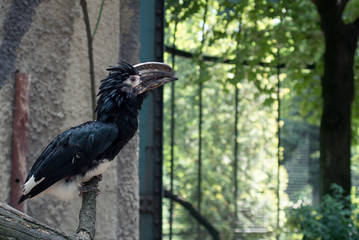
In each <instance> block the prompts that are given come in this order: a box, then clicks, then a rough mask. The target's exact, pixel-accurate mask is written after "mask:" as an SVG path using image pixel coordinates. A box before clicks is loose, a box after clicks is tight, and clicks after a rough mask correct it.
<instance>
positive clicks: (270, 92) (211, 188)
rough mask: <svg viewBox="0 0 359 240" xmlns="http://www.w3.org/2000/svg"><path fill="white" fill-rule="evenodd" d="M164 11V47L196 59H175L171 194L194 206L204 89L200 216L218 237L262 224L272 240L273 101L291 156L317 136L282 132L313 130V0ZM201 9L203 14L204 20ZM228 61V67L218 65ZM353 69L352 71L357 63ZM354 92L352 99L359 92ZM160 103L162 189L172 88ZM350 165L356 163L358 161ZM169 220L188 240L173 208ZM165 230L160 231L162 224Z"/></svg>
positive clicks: (220, 1) (317, 52) (348, 14)
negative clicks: (236, 192) (236, 193)
mask: <svg viewBox="0 0 359 240" xmlns="http://www.w3.org/2000/svg"><path fill="white" fill-rule="evenodd" d="M358 2H359V0H352V1H350V4H352V5H351V6H352V7H351V8H349V7H347V9H346V11H345V16H344V18H345V21H346V22H348V21H349V22H350V21H352V19H354V18H355V15H356V14H357V11H358V8H357V7H356V6H357V4H358ZM165 3H166V9H167V10H166V29H165V36H166V38H165V43H166V45H168V46H172V44H173V42H174V39H176V41H175V45H176V48H178V49H181V50H184V51H186V52H190V53H193V54H194V57H193V59H183V58H179V57H176V59H175V62H176V67H175V70H176V71H177V75H178V77H179V81H177V82H176V83H175V91H176V93H175V95H176V98H175V122H176V126H175V146H174V154H175V159H174V160H175V180H174V191H175V193H176V194H179V195H182V196H183V197H184V198H186V199H187V200H189V201H190V202H191V203H193V204H194V205H195V203H196V202H197V197H198V193H197V180H198V179H197V165H198V147H197V146H198V141H199V139H198V125H199V120H198V112H199V106H198V102H199V97H198V85H199V82H201V83H202V84H203V105H202V108H203V116H204V118H203V123H202V137H203V139H202V144H203V146H202V147H203V152H202V161H203V176H202V177H203V179H202V191H203V192H202V194H203V196H202V206H203V207H202V214H203V215H204V216H205V217H206V218H208V220H209V221H210V222H211V223H213V224H214V225H215V226H216V227H217V229H218V230H219V231H220V232H221V237H222V238H223V239H231V238H232V237H233V236H234V235H235V232H244V231H245V230H248V229H251V228H253V226H261V230H263V229H264V231H266V232H267V233H268V234H269V235H270V236H271V237H273V236H274V234H273V233H274V232H275V231H276V230H278V226H277V223H276V213H277V212H276V209H277V199H276V190H277V182H276V181H277V179H276V176H277V138H276V132H277V122H276V120H277V110H278V109H277V104H278V98H280V99H281V104H282V107H281V110H282V113H281V115H282V116H281V122H280V124H281V125H283V124H284V126H286V124H287V128H286V129H283V131H282V133H283V134H287V135H288V136H289V137H288V138H287V139H286V140H288V145H289V146H293V148H294V147H295V146H296V144H297V142H298V141H300V134H298V132H299V133H301V131H303V132H304V131H305V132H307V131H310V132H314V131H316V129H317V128H312V126H309V125H307V124H303V126H304V127H303V129H297V130H296V131H295V133H296V136H299V137H297V138H295V137H294V136H293V135H292V136H291V132H286V131H287V130H289V131H291V129H292V126H291V125H292V124H293V125H294V123H298V122H303V121H307V122H309V123H310V124H313V125H319V122H320V116H321V109H322V101H321V79H320V76H321V75H322V72H323V52H324V38H323V33H322V31H321V30H320V19H319V15H318V13H317V11H316V9H315V7H314V5H313V3H312V2H311V1H310V0H302V1H284V0H201V1H190V0H181V1H177V0H169V1H166V2H165ZM205 9H207V10H208V11H207V13H206V18H205V19H204V16H205V12H206V10H205ZM175 26H176V27H175ZM175 29H176V32H175ZM202 55H209V56H214V57H218V62H203V61H202ZM170 57H171V56H168V55H167V56H166V58H167V59H166V60H167V62H172V59H171V58H170ZM228 59H230V60H231V64H222V63H221V62H223V60H228ZM279 66H280V68H278V67H279ZM355 69H359V65H358V64H357V66H356V67H355ZM278 81H280V85H281V89H280V94H279V96H278V94H277V87H278ZM235 86H238V88H239V103H238V111H239V112H240V117H239V122H238V129H239V137H238V139H237V142H238V144H239V153H238V156H237V157H238V158H239V169H238V187H239V192H240V193H239V196H238V201H237V204H238V206H239V208H240V210H239V212H238V213H234V204H235V203H234V196H233V191H234V180H233V171H234V164H233V163H234V159H235V156H234V154H233V149H234V143H235V139H234V127H235V126H234V110H235V109H234V106H235V102H234V101H235V100H234V92H235V90H234V88H235ZM355 91H356V92H357V93H359V87H356V89H355ZM164 98H165V99H164V104H165V109H164V111H165V114H164V116H165V119H164V133H165V135H164V159H165V162H164V174H165V178H164V185H165V187H167V186H169V177H168V176H169V172H170V161H169V159H170V149H171V148H170V136H169V132H170V119H169V116H170V111H171V108H170V106H171V105H170V90H169V86H166V87H165V90H164ZM358 104H359V101H358V100H356V101H355V102H354V107H353V126H355V127H353V133H354V134H353V136H359V131H358V130H357V129H359V128H356V126H359V120H358V119H359V111H358V109H359V107H355V106H358ZM295 127H297V126H295ZM313 129H315V130H313ZM358 141H359V140H358ZM353 149H354V150H355V149H356V148H353ZM288 150H290V149H288ZM357 152H359V150H357ZM357 156H359V154H358V155H357ZM284 157H286V156H285V154H284ZM357 159H359V157H356V158H354V160H355V161H356V162H359V160H357ZM284 161H285V159H284ZM358 165H359V164H358ZM358 169H359V168H358ZM282 170H283V172H281V174H280V175H281V186H280V195H281V196H282V197H281V204H282V205H281V207H282V208H283V207H285V206H286V205H287V204H288V200H287V197H286V195H285V193H284V190H285V187H286V186H285V185H286V182H287V180H288V178H287V176H286V173H285V171H284V169H282ZM358 172H359V170H358ZM166 204H167V203H166ZM303 211H304V210H303ZM164 213H165V215H166V214H167V211H164ZM309 213H310V212H308V214H309ZM281 214H282V213H281ZM174 216H175V219H174V220H175V227H176V229H175V232H176V234H177V236H181V237H179V238H178V239H183V237H189V238H194V236H195V231H196V229H195V228H194V227H193V226H194V225H196V223H195V222H194V221H193V219H191V218H190V217H189V216H188V214H187V213H186V212H185V211H184V210H182V209H180V208H178V207H177V206H176V207H175V211H174ZM235 216H237V217H239V224H236V223H235V221H234V220H235ZM308 216H309V215H308ZM280 220H281V222H280V224H279V227H281V226H283V224H284V221H285V216H284V215H283V214H282V215H281V218H280ZM164 224H165V227H164V229H167V227H168V226H167V225H166V224H168V222H166V221H165V222H164ZM206 237H208V236H206ZM206 237H205V238H203V239H206ZM242 237H243V236H242ZM267 239H268V238H267Z"/></svg>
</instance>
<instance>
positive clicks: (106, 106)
mask: <svg viewBox="0 0 359 240" xmlns="http://www.w3.org/2000/svg"><path fill="white" fill-rule="evenodd" d="M145 98H146V94H141V95H138V96H137V97H135V98H132V99H124V98H113V99H107V100H105V101H99V104H98V106H97V120H100V121H105V122H116V123H118V124H125V123H126V122H127V121H133V119H136V121H137V116H138V112H139V111H140V109H141V107H142V103H143V100H144V99H145ZM119 99H120V100H119ZM100 100H103V99H100Z"/></svg>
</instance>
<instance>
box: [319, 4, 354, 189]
mask: <svg viewBox="0 0 359 240" xmlns="http://www.w3.org/2000/svg"><path fill="white" fill-rule="evenodd" d="M313 2H314V3H315V4H316V6H317V9H318V12H319V14H320V18H321V27H322V30H323V32H324V37H325V53H324V75H323V77H322V96H323V114H322V118H321V127H320V164H321V166H320V169H321V171H320V172H321V196H323V195H325V194H328V193H329V194H330V193H331V191H330V186H331V184H333V183H335V184H338V185H340V186H341V187H342V188H343V189H344V193H345V195H348V194H350V187H351V174H350V156H351V155H350V144H351V106H352V102H353V99H354V73H353V66H354V54H355V49H356V45H357V39H358V31H357V28H356V27H355V25H353V24H351V25H346V24H345V23H344V22H343V20H342V12H343V9H344V8H345V4H346V2H347V1H342V2H337V1H313Z"/></svg>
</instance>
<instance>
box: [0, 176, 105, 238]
mask: <svg viewBox="0 0 359 240" xmlns="http://www.w3.org/2000/svg"><path fill="white" fill-rule="evenodd" d="M99 181H100V178H99V177H94V178H92V179H91V180H90V181H89V182H87V183H85V187H87V188H91V189H93V190H94V191H88V192H85V193H83V195H82V207H81V210H80V214H79V226H78V228H77V234H76V235H70V234H68V233H63V232H61V231H59V230H57V229H56V228H54V227H50V226H48V225H46V224H44V223H41V222H39V221H37V220H35V219H34V218H32V217H30V216H28V215H26V214H24V213H22V212H20V211H18V210H16V209H15V208H12V207H10V206H9V205H7V204H5V203H2V202H0V240H5V239H6V240H8V239H18V240H23V239H28V240H32V239H33V240H36V239H44V240H46V239H48V240H93V239H94V237H95V222H96V195H97V186H98V182H99Z"/></svg>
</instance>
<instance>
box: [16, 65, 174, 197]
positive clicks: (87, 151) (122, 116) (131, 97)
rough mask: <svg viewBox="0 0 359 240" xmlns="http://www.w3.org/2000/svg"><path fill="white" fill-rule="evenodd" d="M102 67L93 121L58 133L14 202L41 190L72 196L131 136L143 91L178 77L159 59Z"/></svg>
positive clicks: (104, 165)
mask: <svg viewBox="0 0 359 240" xmlns="http://www.w3.org/2000/svg"><path fill="white" fill-rule="evenodd" d="M107 70H108V71H109V72H110V73H109V75H108V77H106V78H105V79H103V80H102V81H101V85H100V88H99V93H98V96H99V99H98V101H97V107H96V112H97V120H95V121H90V122H86V123H83V124H81V125H79V126H76V127H73V128H71V129H69V130H67V131H65V132H63V133H61V134H60V135H58V136H57V137H56V138H55V139H54V140H53V141H52V142H51V143H50V144H49V145H48V146H47V147H46V148H45V150H44V151H43V153H42V154H41V155H40V156H39V158H38V159H37V160H36V162H35V163H34V165H33V166H32V168H31V170H30V172H29V175H28V177H27V178H26V180H25V183H24V186H23V193H22V195H21V197H20V199H19V203H21V202H22V201H24V200H25V199H27V198H32V197H34V196H36V195H38V194H39V193H42V192H44V193H48V194H51V195H55V196H56V197H58V198H60V199H63V200H66V199H70V198H71V197H73V196H74V195H75V194H76V192H77V191H78V189H79V188H80V187H81V184H82V183H84V182H87V181H89V180H90V179H91V178H92V177H94V176H98V175H100V174H102V173H103V172H104V171H105V170H106V169H107V168H108V167H109V165H110V163H111V161H112V160H113V159H114V157H115V156H116V155H117V154H118V153H119V152H120V151H121V149H122V148H123V147H124V146H125V145H126V143H127V142H128V141H129V140H130V139H131V138H132V137H133V136H134V134H135V133H136V131H137V128H138V121H137V116H138V112H139V110H140V109H141V105H142V102H143V100H144V99H145V98H146V96H147V94H148V91H149V90H151V89H154V88H157V87H159V86H162V85H164V84H166V83H169V82H172V81H175V80H177V78H175V76H174V71H173V69H172V68H171V67H170V66H169V65H167V64H164V63H158V62H147V63H140V64H137V65H134V66H131V65H130V64H128V63H125V62H121V63H119V65H118V66H111V67H109V68H108V69H107Z"/></svg>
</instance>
